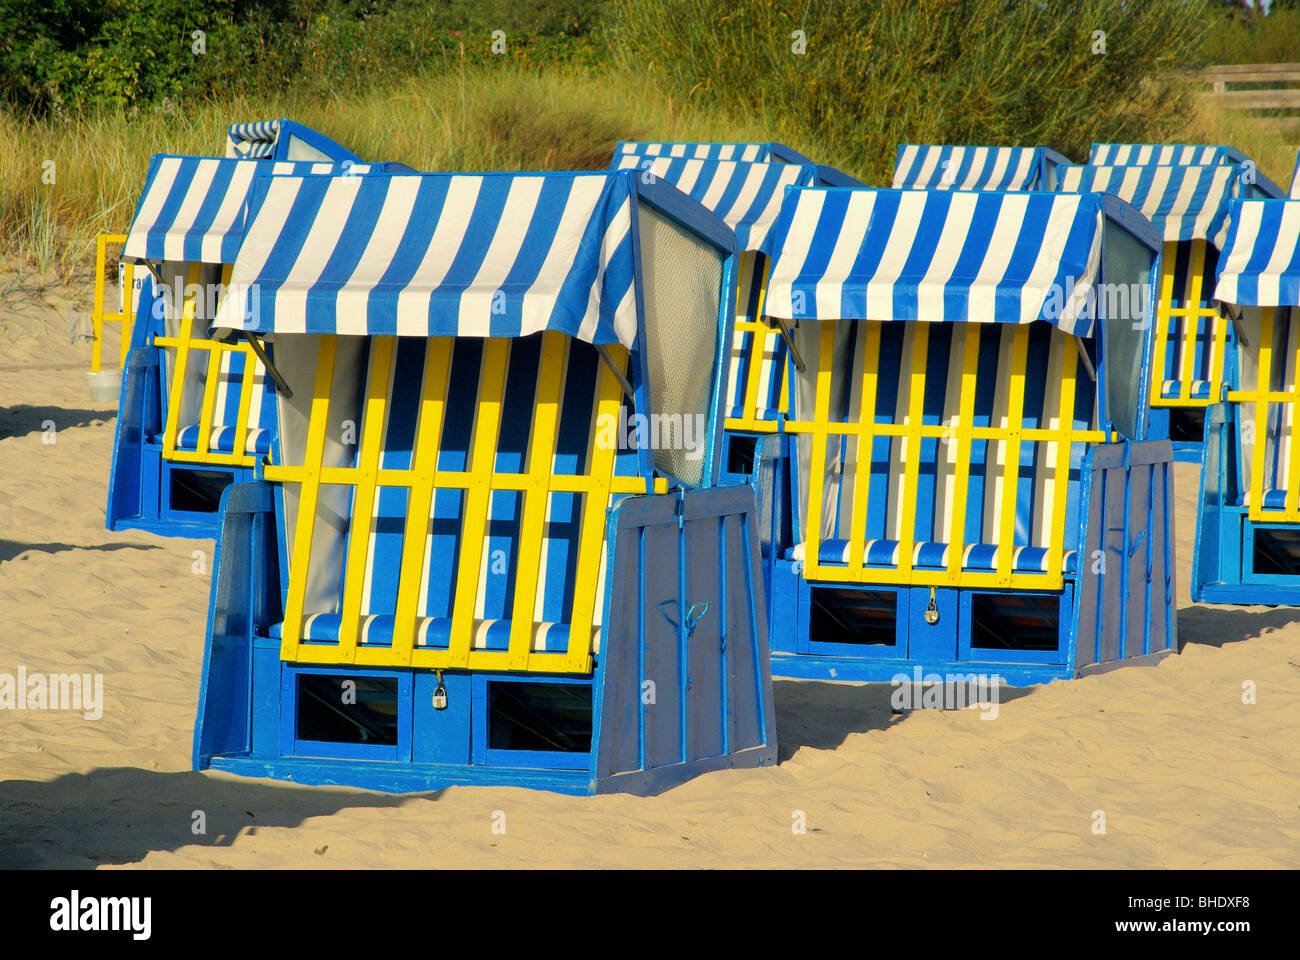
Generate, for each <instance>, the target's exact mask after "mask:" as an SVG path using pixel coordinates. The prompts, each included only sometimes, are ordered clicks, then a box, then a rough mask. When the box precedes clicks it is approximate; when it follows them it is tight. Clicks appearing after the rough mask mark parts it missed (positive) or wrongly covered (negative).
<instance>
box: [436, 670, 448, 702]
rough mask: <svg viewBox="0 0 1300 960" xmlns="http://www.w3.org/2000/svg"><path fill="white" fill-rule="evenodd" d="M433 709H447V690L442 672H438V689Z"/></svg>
mask: <svg viewBox="0 0 1300 960" xmlns="http://www.w3.org/2000/svg"><path fill="white" fill-rule="evenodd" d="M433 709H435V710H446V709H447V688H446V686H445V685H444V684H443V682H442V671H441V670H439V671H438V687H437V689H435V690H434V691H433Z"/></svg>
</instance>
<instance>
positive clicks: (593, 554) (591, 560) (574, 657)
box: [516, 346, 627, 673]
mask: <svg viewBox="0 0 1300 960" xmlns="http://www.w3.org/2000/svg"><path fill="white" fill-rule="evenodd" d="M609 352H610V355H611V356H612V357H613V359H614V362H615V363H616V364H617V365H618V367H619V369H626V368H627V350H626V348H624V347H616V346H615V347H610V348H609ZM598 389H599V391H600V393H599V396H600V400H599V403H598V405H597V420H596V422H597V423H607V422H609V421H608V420H607V419H604V418H609V417H617V416H618V415H619V410H620V408H621V407H622V396H623V395H622V389H621V387H620V386H619V383H618V380H617V379H616V378H615V376H614V372H613V371H612V370H610V369H609V366H608V365H607V364H601V367H600V380H599V388H598ZM617 453H618V451H617V450H616V449H615V448H614V445H613V444H599V443H594V442H593V443H592V444H591V447H590V449H589V451H588V453H587V461H588V466H587V472H588V474H589V475H590V476H591V477H592V479H593V480H595V481H596V484H595V485H594V486H593V488H592V490H591V492H590V493H587V494H585V495H584V496H583V501H582V526H581V527H580V529H579V533H578V558H577V560H578V562H577V564H576V567H575V571H576V572H575V577H574V591H573V606H572V609H571V611H570V613H569V644H568V652H567V654H566V655H565V658H564V659H565V661H566V662H567V664H568V667H569V669H570V670H571V671H573V672H574V673H586V672H588V671H589V670H590V669H591V643H590V637H591V633H592V624H593V623H594V622H595V610H596V596H597V594H598V593H600V592H601V589H602V587H603V584H601V583H599V572H600V555H601V551H602V549H603V548H604V544H605V517H606V514H607V512H608V510H609V497H610V479H611V478H612V477H613V475H614V462H615V456H616V454H617ZM516 589H517V588H516ZM544 657H545V655H538V654H530V655H529V659H528V664H529V669H532V666H533V664H534V663H535V662H538V661H539V660H540V659H543V658H544Z"/></svg>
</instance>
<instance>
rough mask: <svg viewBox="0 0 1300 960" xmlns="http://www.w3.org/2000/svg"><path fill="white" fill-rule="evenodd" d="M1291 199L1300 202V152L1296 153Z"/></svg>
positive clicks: (1292, 174) (1292, 173)
mask: <svg viewBox="0 0 1300 960" xmlns="http://www.w3.org/2000/svg"><path fill="white" fill-rule="evenodd" d="M1291 199H1292V200H1300V150H1297V151H1296V156H1295V170H1293V171H1291Z"/></svg>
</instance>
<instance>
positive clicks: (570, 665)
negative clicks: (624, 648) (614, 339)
mask: <svg viewBox="0 0 1300 960" xmlns="http://www.w3.org/2000/svg"><path fill="white" fill-rule="evenodd" d="M543 337H544V339H543V343H542V360H541V363H540V364H539V369H538V380H537V386H536V393H535V406H534V410H533V417H532V425H531V434H530V437H531V441H530V443H529V446H528V455H527V469H526V471H525V472H522V473H501V472H497V471H496V470H495V469H494V465H495V463H496V460H497V451H498V442H499V433H500V428H501V414H502V407H503V400H504V394H505V386H506V373H507V368H508V365H509V359H510V351H511V343H512V341H511V340H509V339H504V338H490V339H487V340H485V341H484V350H483V359H482V363H481V367H480V376H479V382H478V386H477V395H476V396H475V397H474V398H468V397H463V396H457V397H454V398H452V397H449V396H448V384H449V379H450V373H451V359H452V351H453V346H454V344H455V340H454V339H452V338H446V337H435V338H430V339H429V341H428V346H427V348H426V354H425V365H424V375H423V376H424V379H423V383H422V384H421V387H420V390H421V392H420V395H419V415H418V421H417V427H416V435H415V443H414V448H413V450H412V455H411V466H410V468H409V469H387V468H382V467H381V466H380V462H381V457H382V454H383V431H384V422H385V410H386V408H387V407H388V405H389V404H390V403H391V401H392V397H390V396H389V395H388V389H389V386H388V385H389V384H390V382H392V370H393V362H394V355H395V352H396V350H395V347H396V338H395V337H374V338H372V345H371V349H370V358H369V361H368V363H369V367H370V369H369V371H368V374H367V378H366V383H367V388H366V393H365V395H364V397H363V398H362V418H361V432H360V436H359V438H358V447H357V455H356V461H355V465H354V466H350V467H328V466H324V465H323V458H324V454H325V445H326V431H327V427H328V424H329V420H330V416H331V395H330V389H331V384H332V383H333V381H334V375H335V373H334V367H335V358H336V349H337V339H336V338H335V337H323V338H322V339H321V346H320V350H319V354H318V360H317V367H316V379H315V385H314V388H313V393H312V401H311V413H310V418H309V420H308V424H307V437H306V445H305V455H304V462H303V463H302V464H285V465H279V466H268V467H267V468H266V474H265V475H266V478H267V479H268V480H271V481H278V482H281V483H286V484H296V485H297V486H298V491H299V496H298V514H297V520H296V525H295V528H294V538H293V545H292V555H291V557H290V561H289V583H288V591H287V602H286V606H285V619H284V625H283V633H282V644H281V651H280V653H281V658H282V659H283V660H286V661H292V662H307V663H330V664H356V665H365V666H411V667H420V668H429V669H442V668H453V667H458V668H469V669H480V670H501V671H504V670H522V671H536V672H544V673H588V672H590V671H591V668H592V637H593V631H594V629H596V628H594V627H593V624H594V622H595V617H596V609H595V604H596V602H597V599H598V597H599V596H600V593H601V590H600V587H601V583H600V576H599V574H600V564H601V557H602V553H603V550H604V543H605V518H606V511H607V509H608V507H609V505H610V497H611V495H619V494H636V493H640V494H644V493H645V492H646V480H644V479H641V478H637V477H626V476H615V474H614V466H615V455H616V453H617V451H616V449H615V448H614V447H613V446H612V445H603V444H600V443H597V442H596V440H595V436H596V424H597V423H599V422H610V420H602V419H601V418H611V419H612V418H616V417H617V416H618V415H619V410H620V405H621V397H622V392H621V388H620V386H619V383H618V380H617V378H616V377H615V376H614V374H613V372H612V371H611V370H609V369H608V368H607V367H606V366H604V365H602V367H601V373H600V380H599V384H598V387H597V400H596V404H595V407H596V409H595V410H594V412H593V414H594V415H593V419H592V437H593V439H592V441H591V446H590V448H589V455H588V463H587V472H585V473H578V474H557V473H554V472H553V458H554V453H555V449H556V440H557V436H558V434H557V431H558V429H559V422H560V414H561V405H562V400H563V384H564V371H565V367H566V364H567V362H568V351H569V349H570V342H571V341H569V340H568V338H566V337H564V336H563V335H562V334H559V333H554V332H550V333H546V334H544V335H543ZM610 353H611V354H613V355H614V356H615V358H616V362H617V363H619V364H620V365H622V366H624V367H625V366H626V361H627V353H626V351H625V350H623V349H621V348H618V347H611V348H610ZM471 402H472V403H473V404H474V426H473V437H472V442H471V446H470V454H469V463H468V469H466V470H463V471H460V470H440V469H438V467H437V462H438V455H439V445H440V442H441V436H442V427H443V423H444V418H445V415H446V410H447V407H448V404H449V403H456V404H461V403H471ZM324 484H341V485H345V486H347V487H350V488H351V493H352V497H351V503H352V507H351V516H350V518H349V524H350V526H349V531H348V546H347V549H346V555H345V557H344V566H343V578H344V579H343V584H342V603H341V606H340V609H339V618H340V621H341V625H340V629H339V635H338V642H337V644H316V643H307V642H304V640H303V636H304V625H305V620H306V617H307V616H309V615H310V612H309V611H306V610H305V609H304V606H305V602H306V596H307V589H308V586H307V585H308V577H309V574H310V573H311V571H310V570H309V566H310V563H311V551H312V539H313V537H314V535H315V529H316V524H317V522H318V517H317V504H318V498H319V495H320V490H321V486H322V485H324ZM383 487H399V488H405V489H406V490H407V491H409V493H408V496H407V503H406V520H405V526H404V533H403V540H402V554H401V568H400V570H393V571H391V573H390V572H387V571H374V572H373V573H372V575H375V576H391V577H397V578H398V587H397V599H396V609H395V611H394V626H393V641H392V645H391V646H373V647H370V646H366V645H364V644H361V643H359V642H358V641H359V638H360V636H361V630H362V620H363V618H364V614H363V611H362V605H363V594H364V591H365V578H366V576H367V571H366V567H367V560H368V557H367V553H368V550H369V541H370V535H371V527H372V514H373V512H374V504H375V501H376V497H377V495H378V491H379V489H380V488H383ZM654 489H655V491H656V492H659V493H663V492H666V491H667V484H666V482H665V481H664V480H662V479H657V480H656V481H655V483H654ZM437 490H457V491H463V498H464V499H463V502H462V512H461V520H460V532H459V550H458V552H459V557H458V559H457V561H456V577H455V584H456V588H455V594H454V597H453V602H452V612H451V618H450V619H451V639H450V646H449V648H448V649H445V650H444V649H431V648H422V647H420V646H417V644H416V639H417V633H418V628H419V620H420V618H421V614H420V610H419V606H420V596H421V588H422V583H423V577H424V572H425V569H426V563H432V564H437V563H443V562H450V558H447V557H439V556H427V553H428V550H429V547H428V541H427V534H428V529H429V521H430V516H431V513H430V511H431V509H432V505H433V502H434V493H435V491H437ZM493 491H517V492H518V493H520V494H521V495H522V514H521V522H520V525H519V534H518V536H519V540H518V546H517V550H518V554H517V557H518V559H517V564H516V573H515V583H514V601H513V607H512V610H511V630H510V636H509V641H508V649H506V650H504V651H502V650H495V651H493V650H479V649H473V638H474V633H475V630H476V624H475V619H474V618H475V605H476V601H477V597H478V593H479V587H480V581H481V578H482V576H483V573H482V570H483V567H482V561H483V544H484V541H485V539H486V536H487V529H488V521H489V515H490V504H491V498H492V493H493ZM553 493H575V494H581V495H582V496H583V505H582V520H581V524H580V530H579V534H578V549H577V561H576V572H575V581H574V584H573V594H572V596H573V600H572V606H571V609H570V610H569V613H568V621H567V622H568V624H569V636H568V646H567V651H566V652H565V653H563V654H559V653H547V652H541V651H535V650H534V649H533V635H534V631H535V628H536V626H537V623H536V618H535V610H536V609H537V590H538V589H539V586H540V584H539V582H538V581H539V579H540V577H539V574H540V565H541V562H542V551H543V540H544V539H545V534H546V521H547V507H548V503H549V499H550V495H551V494H553Z"/></svg>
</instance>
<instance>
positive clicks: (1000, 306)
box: [764, 187, 1102, 336]
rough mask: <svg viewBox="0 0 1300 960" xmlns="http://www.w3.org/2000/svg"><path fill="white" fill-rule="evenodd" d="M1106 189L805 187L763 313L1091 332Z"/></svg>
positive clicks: (779, 250)
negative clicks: (1037, 324)
mask: <svg viewBox="0 0 1300 960" xmlns="http://www.w3.org/2000/svg"><path fill="white" fill-rule="evenodd" d="M1101 225H1102V198H1101V195H1100V194H1061V193H995V192H986V193H965V192H955V191H952V192H948V191H943V192H939V191H920V190H844V189H827V188H807V187H805V188H801V189H791V190H787V191H786V195H785V202H784V204H783V206H782V210H781V216H780V218H779V219H778V221H777V225H776V227H775V228H774V229H773V231H772V233H771V234H770V236H769V238H768V252H769V255H770V256H771V257H772V259H773V263H772V269H771V272H770V274H769V280H768V289H767V302H766V305H765V308H764V313H765V314H767V315H768V316H773V317H783V318H786V319H790V320H797V319H801V318H809V319H819V318H837V319H855V320H884V321H887V320H932V321H961V320H966V321H974V322H985V323H988V322H994V323H1030V322H1032V321H1034V320H1038V319H1044V320H1047V321H1048V322H1050V323H1052V324H1054V325H1055V326H1057V327H1059V328H1060V329H1061V330H1063V331H1065V332H1066V333H1071V334H1074V335H1076V336H1089V335H1091V333H1092V324H1093V314H1094V310H1093V308H1092V307H1093V306H1094V305H1095V296H1090V294H1092V292H1093V286H1094V284H1095V283H1096V281H1097V277H1098V272H1099V267H1100V262H1101V236H1102V229H1101Z"/></svg>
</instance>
